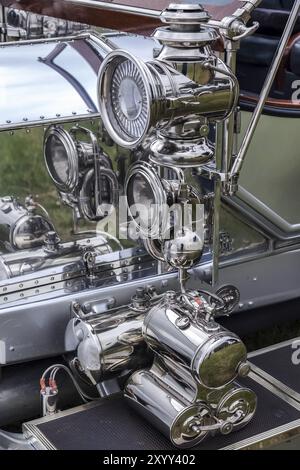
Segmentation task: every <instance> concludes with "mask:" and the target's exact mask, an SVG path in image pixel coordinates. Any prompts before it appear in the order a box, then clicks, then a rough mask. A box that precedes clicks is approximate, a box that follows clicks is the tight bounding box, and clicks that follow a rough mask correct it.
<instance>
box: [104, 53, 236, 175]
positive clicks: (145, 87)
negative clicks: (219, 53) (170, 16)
mask: <svg viewBox="0 0 300 470" xmlns="http://www.w3.org/2000/svg"><path fill="white" fill-rule="evenodd" d="M169 60H170V64H167V63H166V62H165V61H166V58H165V57H163V58H162V60H156V59H154V60H152V61H149V62H144V61H141V60H140V59H137V58H135V57H134V56H133V55H131V54H129V53H128V52H126V51H119V50H117V51H113V52H111V53H110V54H109V55H108V56H107V57H106V59H105V60H104V62H103V64H102V66H101V69H100V73H99V81H98V98H99V108H100V112H101V115H102V118H103V122H104V125H105V127H106V129H107V131H108V133H109V134H110V136H111V137H112V138H113V139H114V141H115V142H117V143H118V144H119V145H121V146H123V147H125V148H134V147H136V146H138V144H140V143H141V142H142V141H143V140H144V139H145V137H146V136H147V135H149V134H151V133H152V132H153V131H154V128H155V129H156V131H157V130H159V129H161V131H163V132H164V136H165V138H167V137H168V138H175V139H178V138H180V136H182V138H184V137H187V136H188V138H189V140H190V141H193V140H195V139H196V138H197V139H198V140H197V142H198V141H199V137H198V136H199V128H200V127H201V122H202V123H203V124H206V122H205V119H208V121H214V120H220V119H223V118H226V116H227V115H228V114H230V113H231V111H232V108H233V107H234V105H235V101H236V95H237V92H238V90H237V88H236V80H234V79H233V78H232V76H231V75H230V73H229V72H228V71H227V70H226V68H225V67H223V65H222V63H221V62H218V61H217V58H216V57H214V56H213V55H212V53H210V54H209V55H208V53H207V52H206V55H201V54H199V57H198V69H199V71H198V74H197V76H196V77H194V76H193V78H190V77H188V76H185V75H183V74H182V73H181V71H179V70H177V69H176V67H173V66H172V65H171V58H169ZM194 61H197V57H195V58H194ZM207 61H212V62H213V64H215V65H218V67H217V68H216V70H214V71H213V72H211V71H210V70H207ZM184 63H185V62H184V59H182V58H176V62H175V65H176V64H177V65H178V69H180V68H182V69H183V68H184V65H183V64H184ZM120 70H122V74H121V72H120ZM126 70H127V72H126ZM132 73H134V76H135V82H134V83H135V88H134V89H135V90H136V91H135V94H136V99H138V100H139V102H140V106H139V107H136V111H135V116H134V119H132V118H129V117H128V116H126V113H125V114H124V112H123V111H122V107H121V106H120V105H118V104H117V103H118V102H119V100H120V103H121V102H125V101H124V100H125V94H124V89H123V88H124V87H123V88H122V89H123V91H122V93H121V94H120V93H119V92H118V93H117V92H116V90H115V89H114V86H115V85H114V84H113V83H114V78H115V76H116V75H118V76H119V77H120V79H119V81H120V85H119V87H120V86H121V84H122V83H123V82H124V80H127V81H128V80H131V82H132V79H131V78H130V74H132ZM121 77H122V79H121ZM132 83H133V82H132ZM120 90H121V88H120ZM137 93H138V94H137ZM138 96H139V98H138ZM126 99H127V98H126ZM132 99H133V97H132ZM135 106H136V105H135ZM137 110H138V111H137ZM136 113H137V114H136ZM203 121H204V122H203ZM130 126H131V127H130ZM200 135H201V129H200ZM205 135H207V126H206V128H205ZM193 143H195V142H193ZM187 145H188V144H187ZM190 145H192V144H190ZM179 147H180V146H178V153H180V150H179ZM202 147H203V148H202ZM197 150H198V151H199V150H201V154H200V155H195V151H194V153H193V155H192V156H191V157H190V159H189V158H188V154H187V152H184V149H183V145H181V153H182V155H181V157H180V155H178V157H177V162H176V163H177V164H178V166H180V165H181V166H183V167H185V166H191V165H194V166H195V165H197V164H201V163H204V162H207V160H208V159H209V158H211V157H212V155H211V153H210V152H209V151H208V147H207V146H206V147H205V145H204V144H203V143H202V144H201V145H199V143H198V149H197ZM204 150H205V151H204ZM161 151H162V150H161ZM168 153H169V154H171V153H173V150H172V148H169V149H168ZM196 153H197V152H196ZM202 153H204V154H203V156H202ZM154 156H155V157H156V158H157V156H156V155H155V152H154ZM174 158H176V156H175V157H174ZM197 158H198V159H197ZM157 160H158V162H159V160H160V159H159V158H157ZM165 163H166V162H164V161H162V162H161V164H165Z"/></svg>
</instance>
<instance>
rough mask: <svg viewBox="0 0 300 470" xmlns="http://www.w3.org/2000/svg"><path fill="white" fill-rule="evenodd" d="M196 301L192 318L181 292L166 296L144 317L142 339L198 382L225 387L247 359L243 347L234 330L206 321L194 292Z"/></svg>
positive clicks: (199, 300) (201, 305) (201, 303)
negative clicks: (181, 298) (179, 296)
mask: <svg viewBox="0 0 300 470" xmlns="http://www.w3.org/2000/svg"><path fill="white" fill-rule="evenodd" d="M195 301H196V302H198V309H199V310H198V312H197V311H196V312H194V315H195V318H193V317H192V318H190V316H189V313H188V311H189V308H190V306H189V305H187V304H186V300H184V295H183V300H181V301H180V298H178V297H177V295H176V294H175V293H170V294H168V295H166V297H165V298H164V299H163V300H162V302H161V303H160V304H159V305H158V306H155V307H153V308H152V309H151V310H150V312H149V313H148V314H147V316H146V318H145V323H144V336H145V340H146V342H147V343H148V345H149V346H150V348H151V349H153V350H154V351H155V352H156V353H157V354H158V355H159V356H161V357H162V358H164V357H166V358H167V359H168V360H169V361H171V363H172V364H173V367H174V368H175V369H176V367H178V366H182V367H183V368H184V369H186V370H188V371H190V372H191V374H192V375H193V377H194V379H195V380H196V381H197V382H198V383H199V384H201V385H203V386H205V387H208V388H220V387H224V386H225V385H227V384H228V383H230V382H232V381H233V380H234V379H235V378H236V377H237V376H238V374H239V368H240V366H241V365H242V364H243V363H245V361H246V357H247V353H246V348H245V346H244V344H243V343H242V342H241V340H240V339H239V338H238V337H237V336H236V335H234V334H233V333H230V332H228V331H227V330H225V329H223V328H222V327H221V326H220V325H218V324H216V323H214V322H213V321H208V322H206V320H205V308H206V307H205V306H204V304H203V300H202V299H201V294H200V296H199V298H198V300H197V296H196V294H195ZM193 308H195V305H194V306H193ZM203 309H204V314H203ZM201 317H202V318H201Z"/></svg>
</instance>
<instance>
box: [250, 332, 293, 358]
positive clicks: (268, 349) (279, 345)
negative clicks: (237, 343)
mask: <svg viewBox="0 0 300 470" xmlns="http://www.w3.org/2000/svg"><path fill="white" fill-rule="evenodd" d="M294 341H300V337H297V338H293V339H288V340H286V341H282V342H281V343H277V344H272V345H271V346H267V347H265V348H262V349H258V350H257V351H253V352H251V353H249V354H248V359H251V357H256V356H260V355H261V354H265V353H268V352H271V351H276V349H280V348H284V347H285V346H289V345H291V344H292V343H293V342H294Z"/></svg>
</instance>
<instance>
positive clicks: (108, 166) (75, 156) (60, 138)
mask: <svg viewBox="0 0 300 470" xmlns="http://www.w3.org/2000/svg"><path fill="white" fill-rule="evenodd" d="M44 158H45V164H46V167H47V170H48V173H49V175H50V177H51V179H52V180H53V182H54V184H55V185H56V187H57V188H58V190H59V192H60V195H61V198H62V200H63V201H64V203H65V204H67V205H68V206H70V207H71V208H72V209H73V220H74V233H76V232H77V226H78V222H79V220H80V219H81V218H83V219H85V220H87V221H94V222H95V221H99V220H102V219H103V218H104V217H105V216H106V215H107V213H109V212H112V211H113V210H117V207H118V202H119V182H118V177H117V174H116V173H115V172H114V171H113V168H112V162H111V160H110V158H109V156H108V155H107V154H105V153H104V151H103V150H102V149H101V148H100V146H99V143H98V138H97V136H96V135H95V134H94V133H93V132H92V131H91V130H90V129H87V128H85V127H81V126H79V125H77V126H74V127H72V128H71V129H70V131H66V130H65V129H64V128H63V127H58V126H51V127H49V128H48V129H47V131H46V133H45V138H44ZM103 206H104V207H103ZM108 206H111V207H110V210H108V209H107V207H108Z"/></svg>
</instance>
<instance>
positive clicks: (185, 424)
mask: <svg viewBox="0 0 300 470" xmlns="http://www.w3.org/2000/svg"><path fill="white" fill-rule="evenodd" d="M125 397H126V400H127V401H128V402H129V404H130V405H131V406H132V407H133V408H134V409H136V411H138V412H139V413H140V414H141V415H142V416H143V417H144V418H146V419H147V420H148V421H149V422H150V423H151V424H153V425H154V426H156V428H157V429H158V430H159V431H160V432H161V433H163V434H164V435H165V436H166V437H168V438H169V439H170V440H171V442H172V443H173V444H174V445H176V446H178V447H193V446H195V445H197V444H199V443H200V442H201V441H202V440H203V439H204V438H205V437H206V436H207V435H208V434H209V433H216V432H218V433H221V434H229V433H231V432H233V431H237V430H238V429H241V428H242V427H244V426H246V425H247V424H248V423H249V422H250V421H251V419H252V418H253V416H254V414H255V411H256V405H257V398H256V395H255V393H254V392H252V391H251V390H249V389H248V388H245V387H240V386H239V385H238V384H235V383H233V384H230V385H229V386H228V387H225V388H224V389H222V390H214V391H210V390H207V389H204V388H202V389H201V390H198V397H197V398H196V399H195V398H193V397H192V396H189V391H188V388H187V387H186V384H185V381H184V380H179V379H178V378H177V379H176V378H175V377H174V376H173V375H172V374H170V373H169V372H168V371H167V370H165V371H164V370H163V367H161V365H159V364H157V363H154V365H153V367H152V368H151V369H150V370H146V371H145V370H144V371H138V372H135V373H134V374H133V375H132V376H131V377H130V379H129V381H128V382H127V385H126V387H125Z"/></svg>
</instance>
